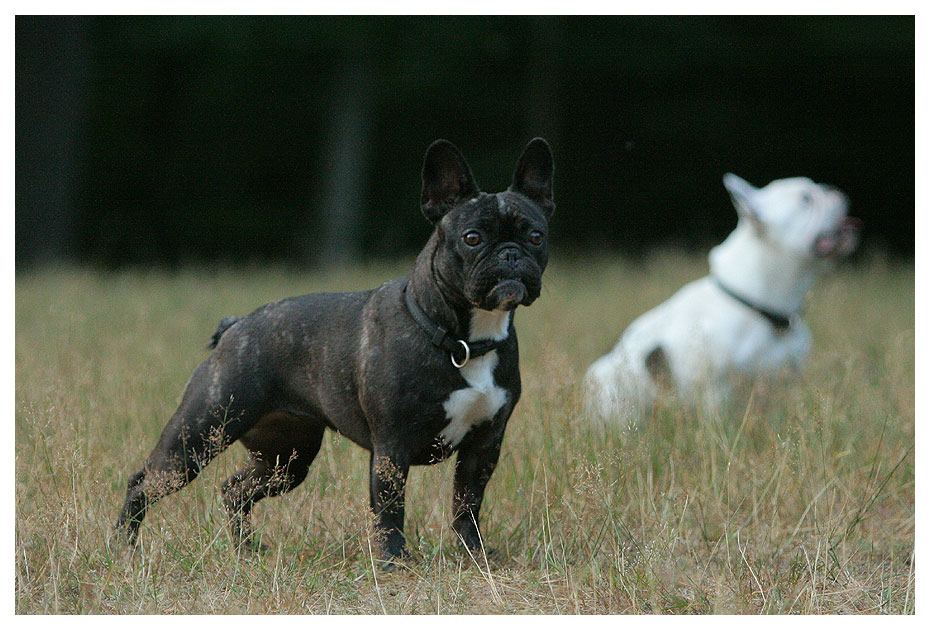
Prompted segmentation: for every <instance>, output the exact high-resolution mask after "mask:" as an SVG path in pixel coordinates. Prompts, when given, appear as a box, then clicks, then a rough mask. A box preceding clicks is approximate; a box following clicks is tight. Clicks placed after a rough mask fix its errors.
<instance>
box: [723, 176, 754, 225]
mask: <svg viewBox="0 0 930 630" xmlns="http://www.w3.org/2000/svg"><path fill="white" fill-rule="evenodd" d="M723 186H724V188H726V189H727V192H729V193H730V198H731V199H732V200H733V206H734V207H735V208H736V212H737V214H739V216H741V217H746V218H747V219H748V220H749V222H750V223H752V225H753V227H755V228H756V230H760V231H761V230H762V229H763V227H764V224H763V223H762V219H761V217H759V213H758V212H757V211H756V208H755V201H754V197H755V195H756V193H757V192H758V191H759V189H758V188H756V187H755V186H753V185H752V184H750V183H749V182H747V181H746V180H745V179H743V178H742V177H739V176H738V175H734V174H733V173H727V174H725V175H724V176H723Z"/></svg>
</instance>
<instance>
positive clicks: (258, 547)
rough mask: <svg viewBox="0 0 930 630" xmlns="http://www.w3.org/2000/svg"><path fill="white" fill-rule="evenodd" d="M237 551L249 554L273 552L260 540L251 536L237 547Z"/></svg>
mask: <svg viewBox="0 0 930 630" xmlns="http://www.w3.org/2000/svg"><path fill="white" fill-rule="evenodd" d="M236 550H237V551H240V552H242V553H248V554H258V555H261V554H266V553H268V552H269V551H271V547H270V546H269V545H266V544H265V543H263V542H262V541H261V540H260V539H258V538H256V537H254V536H249V537H248V538H245V539H243V540H241V541H239V543H238V544H237V545H236Z"/></svg>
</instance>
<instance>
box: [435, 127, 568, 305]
mask: <svg viewBox="0 0 930 630" xmlns="http://www.w3.org/2000/svg"><path fill="white" fill-rule="evenodd" d="M554 208H555V205H554V204H553V201H552V153H551V151H550V149H549V145H548V144H546V142H545V140H542V139H540V138H537V139H535V140H533V141H532V142H530V143H529V145H527V148H526V150H525V151H524V153H523V156H522V157H521V158H520V160H519V161H518V163H517V169H516V171H515V173H514V178H513V184H512V185H511V187H510V188H509V189H508V190H507V191H505V192H502V193H497V194H487V193H483V192H481V191H480V190H479V189H478V187H477V185H476V184H475V182H474V179H473V178H472V176H471V172H470V171H469V169H468V166H467V164H466V163H465V160H464V158H462V156H461V154H460V153H459V152H458V150H457V149H456V148H455V147H454V146H453V145H451V144H449V143H448V142H446V141H443V140H437V141H436V142H435V143H433V145H432V146H431V147H430V149H429V150H428V151H427V154H426V160H425V162H424V166H423V213H424V214H425V215H426V217H427V218H428V219H429V220H430V221H432V222H433V224H434V225H435V226H436V230H437V234H438V237H439V245H438V249H437V252H436V257H435V258H434V266H435V268H436V271H437V272H438V273H439V274H440V276H441V277H442V279H443V280H444V283H445V284H446V285H449V286H452V287H455V288H456V289H457V290H458V291H460V292H461V295H462V296H463V297H464V298H465V300H467V301H468V303H469V304H471V305H472V306H473V307H475V308H480V309H483V310H487V311H493V310H513V309H515V308H516V307H517V306H519V305H521V304H522V305H525V306H528V305H530V304H532V303H533V301H534V300H536V298H538V297H539V294H540V291H541V289H542V274H543V270H545V268H546V262H547V260H548V251H549V250H548V237H549V234H548V230H549V218H550V217H551V216H552V212H553V210H554Z"/></svg>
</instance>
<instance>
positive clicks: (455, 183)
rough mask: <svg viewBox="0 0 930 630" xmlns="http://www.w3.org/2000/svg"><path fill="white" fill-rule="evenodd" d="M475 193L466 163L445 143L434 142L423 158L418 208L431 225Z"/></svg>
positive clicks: (476, 192) (455, 150)
mask: <svg viewBox="0 0 930 630" xmlns="http://www.w3.org/2000/svg"><path fill="white" fill-rule="evenodd" d="M479 192H481V191H480V190H479V189H478V185H477V184H476V183H475V178H474V177H472V174H471V169H469V168H468V163H467V162H466V161H465V158H464V157H462V153H461V152H460V151H459V150H458V149H457V148H456V147H455V145H454V144H452V143H451V142H449V141H448V140H442V139H440V140H436V142H434V143H433V144H431V145H430V146H429V148H428V149H427V150H426V157H425V158H423V194H422V196H421V197H420V207H421V209H422V210H423V214H424V215H425V216H426V218H427V219H429V221H430V222H431V223H437V222H438V221H439V220H440V219H442V217H444V216H445V215H446V213H447V212H448V211H449V210H451V209H452V208H453V206H455V204H457V203H458V202H460V201H463V200H465V199H471V198H472V197H475V196H476V195H477V194H478V193H479Z"/></svg>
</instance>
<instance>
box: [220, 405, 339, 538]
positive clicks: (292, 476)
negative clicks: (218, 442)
mask: <svg viewBox="0 0 930 630" xmlns="http://www.w3.org/2000/svg"><path fill="white" fill-rule="evenodd" d="M324 429H325V426H324V425H323V424H322V423H320V422H317V421H315V420H312V419H302V418H297V417H295V416H291V415H289V414H285V413H271V414H267V415H265V416H264V417H262V418H261V419H260V420H259V421H258V423H257V424H256V425H255V426H254V427H253V428H252V429H251V430H249V431H248V432H247V433H246V434H245V435H243V436H242V438H241V441H242V444H243V445H244V446H245V447H246V449H248V451H249V463H248V464H246V466H245V467H244V468H243V469H242V470H240V471H238V472H237V473H235V474H234V475H232V476H231V477H230V478H229V479H227V480H226V481H225V482H224V483H223V504H224V505H225V506H226V511H227V513H228V515H229V529H230V533H231V535H232V540H233V544H234V545H236V546H237V547H239V548H241V549H245V550H249V551H267V550H268V546H267V545H265V544H262V543H261V542H260V541H258V540H256V539H255V537H254V536H253V532H252V523H251V519H250V516H249V515H250V512H251V511H252V507H253V506H254V505H255V504H256V503H257V502H258V501H261V500H262V499H264V498H265V497H274V496H277V495H279V494H284V493H285V492H289V491H291V490H293V489H294V488H296V487H297V486H298V485H300V483H301V482H302V481H303V480H304V479H305V478H306V477H307V471H308V470H309V468H310V464H311V463H313V459H314V458H315V457H316V455H317V453H318V452H319V450H320V443H321V442H322V439H323V432H324Z"/></svg>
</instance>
